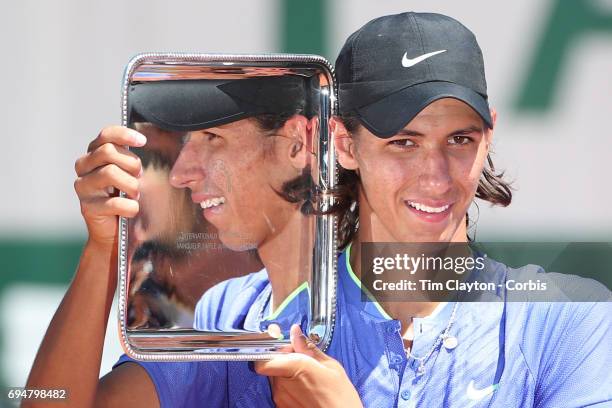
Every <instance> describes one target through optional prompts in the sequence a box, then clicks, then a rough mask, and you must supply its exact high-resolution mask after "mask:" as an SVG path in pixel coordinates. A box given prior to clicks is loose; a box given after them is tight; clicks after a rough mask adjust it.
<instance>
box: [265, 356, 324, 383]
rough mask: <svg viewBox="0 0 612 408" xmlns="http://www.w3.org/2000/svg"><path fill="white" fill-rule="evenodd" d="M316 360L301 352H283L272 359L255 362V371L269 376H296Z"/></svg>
mask: <svg viewBox="0 0 612 408" xmlns="http://www.w3.org/2000/svg"><path fill="white" fill-rule="evenodd" d="M315 362H316V361H315V360H314V359H313V358H312V357H309V356H307V355H304V354H299V353H289V354H282V355H278V356H276V357H274V358H273V359H271V360H260V361H256V362H255V371H256V372H257V374H260V375H267V376H269V377H283V378H294V377H295V376H297V375H298V374H299V373H300V372H301V371H303V370H304V368H305V367H306V366H307V365H308V364H312V363H315Z"/></svg>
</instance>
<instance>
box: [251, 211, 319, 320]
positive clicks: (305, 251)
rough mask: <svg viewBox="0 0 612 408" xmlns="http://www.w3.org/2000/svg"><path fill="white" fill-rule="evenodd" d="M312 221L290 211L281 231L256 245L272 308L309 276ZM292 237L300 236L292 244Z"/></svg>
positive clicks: (293, 239) (298, 212)
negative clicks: (270, 293)
mask: <svg viewBox="0 0 612 408" xmlns="http://www.w3.org/2000/svg"><path fill="white" fill-rule="evenodd" d="M313 226H314V225H313V223H312V222H311V220H310V219H309V218H308V217H306V216H304V215H302V214H301V212H300V211H294V212H293V214H292V215H291V216H290V217H289V220H288V222H287V223H286V225H285V226H284V227H283V229H282V230H280V231H276V232H275V233H274V234H273V236H272V237H271V238H270V239H268V240H266V241H265V242H264V243H263V244H261V245H260V246H259V247H258V248H257V252H258V254H259V257H260V258H261V261H262V263H263V264H264V266H265V267H266V271H267V272H268V279H269V280H270V285H271V286H272V302H273V303H272V311H273V312H274V309H275V308H276V307H278V306H279V305H280V304H281V303H282V302H283V300H285V299H286V298H287V297H288V296H289V295H290V294H291V292H293V291H294V290H295V289H296V288H297V287H298V286H299V285H301V284H302V283H303V282H307V281H308V280H309V279H310V270H311V254H312V244H311V242H312V239H309V238H310V237H313V231H312V230H313ZM296 237H304V238H305V239H300V240H299V242H297V243H296Z"/></svg>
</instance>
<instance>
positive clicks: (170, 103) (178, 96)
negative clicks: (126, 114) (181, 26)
mask: <svg viewBox="0 0 612 408" xmlns="http://www.w3.org/2000/svg"><path fill="white" fill-rule="evenodd" d="M305 81H306V79H304V78H302V77H300V76H293V75H286V76H274V77H253V78H246V79H230V80H228V79H225V80H213V79H199V80H167V81H151V82H141V83H135V84H132V85H131V86H130V89H129V93H128V104H129V106H128V108H129V111H130V116H131V121H134V120H143V121H146V122H151V123H153V124H154V125H156V126H158V127H160V128H162V129H167V130H173V131H193V130H199V129H207V128H211V127H216V126H221V125H224V124H227V123H231V122H235V121H237V120H240V119H245V118H248V117H251V116H255V115H259V114H267V113H272V114H280V113H285V112H294V111H299V110H304V109H305V104H306V100H305Z"/></svg>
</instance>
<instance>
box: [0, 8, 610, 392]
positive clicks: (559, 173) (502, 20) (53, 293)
mask: <svg viewBox="0 0 612 408" xmlns="http://www.w3.org/2000/svg"><path fill="white" fill-rule="evenodd" d="M410 10H414V11H432V12H441V13H444V14H448V15H450V16H453V17H455V18H457V19H458V20H460V21H461V22H463V23H464V24H465V25H466V26H468V27H469V28H471V29H472V31H474V33H475V34H476V37H477V38H478V40H479V42H480V45H481V47H482V49H483V53H484V57H485V65H486V69H487V77H488V84H489V95H490V101H491V103H492V105H494V106H495V107H496V108H497V110H498V126H497V129H496V134H495V142H494V149H495V155H494V161H495V163H496V165H497V167H499V168H502V169H505V170H506V174H507V175H508V177H509V178H510V179H511V180H514V181H515V182H514V187H515V188H516V191H515V198H514V200H513V203H512V205H511V206H510V207H509V208H505V209H500V208H490V207H489V206H488V205H486V204H481V205H480V209H479V211H476V209H474V211H473V213H472V214H473V218H478V223H477V230H476V231H475V232H476V238H477V239H478V240H479V241H528V242H532V241H533V242H535V241H606V242H610V241H612V211H610V208H611V204H610V202H611V201H612V188H611V187H612V183H611V182H610V173H611V170H610V168H609V164H610V162H611V160H612V134H611V131H610V126H609V121H610V118H611V115H612V1H611V0H572V1H567V0H540V1H537V2H534V1H531V0H515V1H512V2H489V1H484V0H478V1H476V0H462V1H457V0H446V1H435V0H418V1H417V0H414V1H407V0H403V1H399V0H381V1H376V2H372V1H367V0H333V1H331V0H330V1H324V0H310V1H297V0H259V1H246V0H245V1H225V2H212V1H206V0H201V1H197V2H196V1H186V0H175V1H174V2H167V1H161V0H147V1H143V0H132V1H129V2H125V1H119V0H107V1H105V2H89V1H79V0H59V1H54V2H45V1H34V0H22V1H19V2H16V1H13V2H7V3H6V4H5V5H4V6H3V11H2V14H1V16H0V44H1V45H2V46H1V49H2V53H3V55H2V59H1V60H2V64H1V65H0V89H1V90H2V96H3V97H2V99H1V100H0V112H1V118H2V124H3V134H4V136H3V137H2V144H1V145H2V149H1V152H2V156H1V159H0V163H1V164H0V166H1V168H0V177H1V179H0V180H1V182H2V185H4V188H3V195H2V196H3V198H2V200H0V385H3V386H13V387H17V386H23V385H24V384H25V380H26V378H27V373H28V371H29V368H30V366H31V364H32V361H33V359H34V356H35V353H36V350H37V348H38V345H39V343H40V340H41V338H42V336H43V334H44V331H45V329H46V326H47V324H48V323H49V321H50V319H51V316H52V314H53V312H54V311H55V309H56V307H57V305H58V304H59V302H60V300H61V297H62V296H63V294H64V292H65V290H66V288H67V285H68V283H69V281H70V279H71V277H72V275H73V273H74V270H75V267H76V265H77V262H78V257H79V253H80V250H81V248H82V245H83V242H84V239H85V233H86V231H85V227H84V223H83V222H82V219H81V216H80V208H79V203H78V201H77V198H76V194H75V193H74V190H73V181H74V179H75V175H74V169H73V165H74V161H75V160H76V158H77V157H79V156H80V155H81V154H82V153H83V152H84V151H85V150H86V147H87V144H88V143H89V141H90V140H91V139H93V138H94V137H95V136H96V135H97V134H98V132H99V131H100V129H101V128H102V127H104V126H106V125H109V124H117V123H119V122H120V106H119V104H120V87H121V79H122V74H123V69H124V66H125V64H126V63H127V62H128V60H129V59H130V58H131V57H132V56H133V55H135V54H137V53H140V52H144V51H188V52H228V53H230V52H231V53H265V52H299V53H316V54H321V55H324V56H326V57H327V58H328V59H329V60H330V61H331V62H332V63H333V62H334V60H335V56H336V55H337V53H338V51H339V50H340V48H341V46H342V44H343V42H344V39H345V38H346V37H347V36H348V35H349V34H350V33H351V32H353V31H354V30H356V29H357V28H359V27H360V26H361V25H363V24H364V23H366V22H367V21H368V20H370V19H372V18H374V17H378V16H381V15H384V14H391V13H397V12H402V11H410ZM114 310H115V311H116V309H114ZM120 353H121V349H120V346H119V340H118V337H117V328H116V318H115V317H114V315H113V316H111V320H110V322H109V329H108V333H107V341H106V346H105V350H104V361H103V365H102V370H101V371H102V372H106V371H108V370H109V369H110V367H111V365H112V364H113V362H115V361H116V359H117V358H118V356H119V355H120Z"/></svg>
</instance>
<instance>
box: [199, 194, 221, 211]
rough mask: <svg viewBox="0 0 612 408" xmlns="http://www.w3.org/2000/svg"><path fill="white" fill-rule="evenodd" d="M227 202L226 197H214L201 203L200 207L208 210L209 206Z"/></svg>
mask: <svg viewBox="0 0 612 408" xmlns="http://www.w3.org/2000/svg"><path fill="white" fill-rule="evenodd" d="M224 203H225V197H214V198H209V199H208V200H204V201H202V202H201V203H200V207H202V209H204V210H206V209H208V208H213V207H218V206H220V205H222V204H224Z"/></svg>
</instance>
